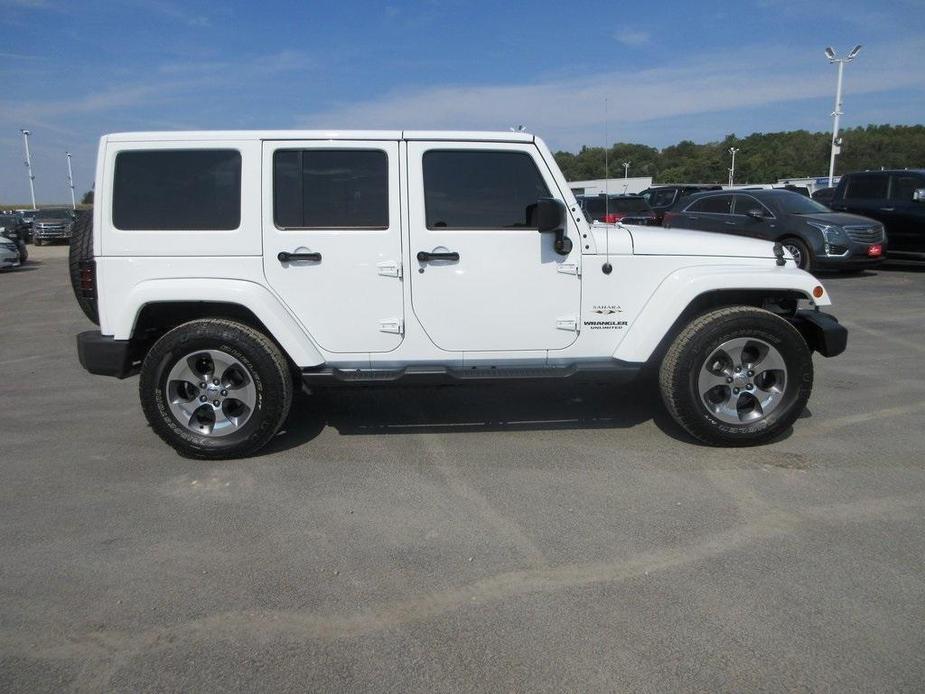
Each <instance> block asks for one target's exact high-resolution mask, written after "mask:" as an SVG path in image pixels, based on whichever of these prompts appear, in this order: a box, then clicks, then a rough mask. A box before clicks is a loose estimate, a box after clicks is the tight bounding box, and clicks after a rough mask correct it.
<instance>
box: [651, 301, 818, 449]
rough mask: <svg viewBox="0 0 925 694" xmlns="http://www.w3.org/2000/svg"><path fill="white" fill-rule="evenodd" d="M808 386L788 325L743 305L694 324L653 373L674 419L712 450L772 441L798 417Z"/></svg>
mask: <svg viewBox="0 0 925 694" xmlns="http://www.w3.org/2000/svg"><path fill="white" fill-rule="evenodd" d="M812 384H813V362H812V353H811V352H810V350H809V347H807V345H806V342H805V340H804V339H803V337H802V336H801V335H800V333H799V332H798V331H797V330H796V328H794V327H793V326H792V325H791V324H790V323H788V322H787V321H786V320H784V319H783V318H781V317H780V316H777V315H774V314H773V313H770V312H769V311H764V310H762V309H757V308H751V307H748V306H735V307H730V308H724V309H719V310H717V311H712V312H710V313H707V314H705V315H703V316H701V317H700V318H697V319H696V320H694V321H693V322H692V323H691V324H690V325H689V326H688V327H687V328H685V329H684V330H683V331H682V332H681V333H680V334H679V335H678V337H677V338H676V339H675V341H674V343H672V345H671V347H670V348H669V350H668V352H667V353H666V355H665V358H664V360H663V362H662V365H661V369H660V373H659V385H660V388H661V392H662V399H663V401H664V402H665V406H666V407H667V409H668V411H669V412H670V413H671V415H672V417H674V419H675V421H677V422H678V424H680V425H681V426H682V427H684V429H685V430H687V432H688V433H690V434H691V435H692V436H694V437H695V438H697V439H699V440H701V441H703V442H704V443H708V444H711V445H719V446H750V445H756V444H760V443H765V442H767V441H770V440H771V439H774V438H775V437H777V436H779V435H780V434H782V433H783V432H784V431H786V430H787V429H788V428H789V427H790V426H791V425H792V424H793V423H794V421H796V419H797V418H798V417H799V416H800V414H801V413H802V412H803V409H804V408H805V407H806V402H807V401H808V400H809V395H810V392H811V391H812Z"/></svg>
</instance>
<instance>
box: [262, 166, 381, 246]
mask: <svg viewBox="0 0 925 694" xmlns="http://www.w3.org/2000/svg"><path fill="white" fill-rule="evenodd" d="M388 167H389V162H388V156H387V155H386V153H385V152H383V151H382V150H378V149H370V150H365V149H340V150H326V149H281V150H277V151H276V152H274V153H273V220H274V222H275V223H276V226H278V227H280V228H283V229H293V228H297V229H343V228H353V229H385V228H388V226H389V170H388Z"/></svg>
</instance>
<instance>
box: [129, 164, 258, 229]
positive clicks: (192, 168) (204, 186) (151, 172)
mask: <svg viewBox="0 0 925 694" xmlns="http://www.w3.org/2000/svg"><path fill="white" fill-rule="evenodd" d="M112 221H113V224H114V225H115V226H116V228H118V229H123V230H130V231H153V230H168V231H169V230H190V231H197V230H206V229H208V230H216V231H220V230H230V229H237V228H238V226H240V223H241V153H240V152H238V151H237V150H233V149H198V150H192V149H191V150H148V151H129V152H120V153H119V154H117V155H116V170H115V175H114V181H113V193H112Z"/></svg>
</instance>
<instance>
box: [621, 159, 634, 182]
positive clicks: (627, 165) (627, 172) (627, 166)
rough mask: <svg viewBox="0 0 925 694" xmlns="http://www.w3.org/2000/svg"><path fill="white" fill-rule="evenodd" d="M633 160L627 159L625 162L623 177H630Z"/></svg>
mask: <svg viewBox="0 0 925 694" xmlns="http://www.w3.org/2000/svg"><path fill="white" fill-rule="evenodd" d="M632 163H633V162H631V161H625V162H623V178H629V175H630V164H632Z"/></svg>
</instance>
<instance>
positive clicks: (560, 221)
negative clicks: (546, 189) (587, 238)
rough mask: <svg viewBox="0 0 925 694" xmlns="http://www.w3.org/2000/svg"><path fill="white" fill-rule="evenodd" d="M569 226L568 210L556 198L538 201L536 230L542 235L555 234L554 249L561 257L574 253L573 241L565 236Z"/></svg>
mask: <svg viewBox="0 0 925 694" xmlns="http://www.w3.org/2000/svg"><path fill="white" fill-rule="evenodd" d="M567 226H568V208H566V206H565V204H564V203H563V202H562V201H561V200H558V199H556V198H540V199H539V200H537V201H536V230H537V231H539V232H540V233H541V234H555V235H556V240H555V242H554V243H553V248H555V249H556V253H558V254H559V255H568V254H569V253H571V252H572V240H571V239H570V238H568V237H567V236H566V235H565V229H566V228H567Z"/></svg>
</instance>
